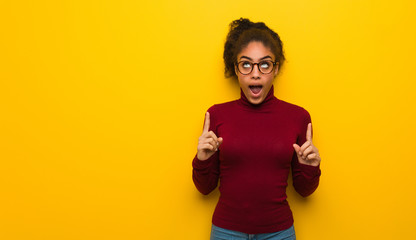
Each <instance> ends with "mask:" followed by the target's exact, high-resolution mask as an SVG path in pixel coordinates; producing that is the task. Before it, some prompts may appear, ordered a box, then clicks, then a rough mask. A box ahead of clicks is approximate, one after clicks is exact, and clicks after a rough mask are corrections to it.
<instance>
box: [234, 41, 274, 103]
mask: <svg viewBox="0 0 416 240" xmlns="http://www.w3.org/2000/svg"><path fill="white" fill-rule="evenodd" d="M262 61H271V62H274V61H275V56H274V54H273V53H272V52H271V51H270V49H269V48H266V47H265V46H264V45H263V43H262V42H258V41H253V42H250V43H249V44H248V45H247V46H246V47H245V48H243V50H241V52H240V53H239V54H238V55H237V63H240V69H242V68H243V67H245V66H250V64H251V65H252V64H253V63H261V64H260V65H258V64H256V65H254V66H253V70H252V71H251V73H249V74H246V75H244V74H242V73H241V72H240V71H239V70H238V67H237V65H236V66H235V72H236V74H237V77H238V83H239V84H240V87H241V89H242V90H243V93H244V95H245V96H246V98H247V99H248V101H249V102H250V103H252V104H260V103H262V102H263V101H264V99H265V98H266V96H267V93H268V92H269V91H270V88H271V87H272V85H273V79H274V78H275V76H276V75H277V72H278V67H279V66H278V65H276V66H274V68H273V70H272V71H271V72H270V73H262V72H260V71H259V67H260V68H262V69H265V68H266V67H267V64H266V62H263V63H262ZM263 72H265V71H263Z"/></svg>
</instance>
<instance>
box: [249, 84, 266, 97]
mask: <svg viewBox="0 0 416 240" xmlns="http://www.w3.org/2000/svg"><path fill="white" fill-rule="evenodd" d="M248 87H249V88H250V91H251V92H252V93H253V94H254V95H257V94H259V93H260V92H261V90H262V89H263V86H262V85H249V86H248Z"/></svg>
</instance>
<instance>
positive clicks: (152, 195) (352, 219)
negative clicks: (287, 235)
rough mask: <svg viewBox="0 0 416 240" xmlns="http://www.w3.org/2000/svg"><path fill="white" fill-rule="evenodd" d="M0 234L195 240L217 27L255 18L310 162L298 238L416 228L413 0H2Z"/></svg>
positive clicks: (199, 232)
mask: <svg viewBox="0 0 416 240" xmlns="http://www.w3.org/2000/svg"><path fill="white" fill-rule="evenodd" d="M0 6H1V7H0V29H1V31H0V112H1V117H0V163H1V166H0V238H1V239H9V240H14V239H33V240H34V239H42V240H45V239H208V236H209V232H210V226H211V216H212V213H213V210H214V207H215V204H216V201H217V198H218V191H215V192H214V193H212V194H211V195H209V196H207V197H204V196H202V195H201V194H200V193H198V192H197V190H196V189H195V187H194V185H193V183H192V178H191V170H192V168H191V161H192V158H193V156H194V154H195V153H196V146H197V139H198V136H199V135H200V133H201V130H202V124H203V118H204V112H205V111H206V110H207V109H208V107H210V106H211V105H212V104H214V103H220V102H224V101H229V100H233V99H235V98H237V97H238V96H239V89H238V86H237V85H236V84H235V83H233V82H232V81H230V80H229V79H225V78H224V76H223V62H222V51H223V44H224V41H225V36H226V34H227V31H228V24H229V23H230V22H231V21H232V20H234V19H237V18H240V17H248V18H250V19H251V20H253V21H264V22H265V23H266V24H268V25H269V26H270V27H271V28H272V29H274V30H276V31H277V32H278V33H279V34H280V36H281V38H282V40H283V42H284V47H285V52H286V56H287V60H288V61H287V62H286V65H285V66H284V68H283V69H282V72H281V74H280V75H279V76H278V78H277V79H276V81H275V87H276V92H275V95H276V96H277V97H278V98H281V99H283V100H286V101H288V102H291V103H294V104H297V105H300V106H302V107H304V108H306V109H307V110H308V111H309V112H310V114H311V117H312V121H313V124H314V143H315V145H316V146H317V147H318V148H319V150H320V153H321V156H322V159H323V162H322V165H321V168H322V173H323V174H322V177H321V184H320V186H319V188H318V190H317V191H316V192H315V193H314V194H313V195H312V196H311V197H309V198H307V199H303V198H301V197H300V196H299V195H297V194H296V193H295V192H294V190H293V187H289V188H288V195H289V203H290V204H291V207H292V210H293V212H294V217H295V228H296V231H297V235H298V239H306V240H313V239H319V240H322V239H331V240H332V239H338V240H342V239H415V238H416V233H415V231H414V229H413V223H414V220H413V218H414V216H415V214H416V209H415V206H414V203H415V202H416V198H415V186H416V180H415V178H414V174H413V170H414V168H415V167H416V164H415V162H416V161H415V160H414V159H415V157H414V155H415V154H414V145H415V140H414V139H415V136H416V127H415V121H414V119H415V116H416V108H415V107H414V104H415V103H416V98H415V86H416V84H415V79H416V74H415V61H414V58H415V55H416V49H415V43H416V33H415V30H414V26H415V23H416V19H415V14H414V13H415V10H416V8H415V3H414V2H413V1H405V0H398V1H394V2H391V1H385V0H381V1H377V2H375V1H370V0H361V1H358V0H351V1H346V0H342V1H328V0H317V1H284V0H278V1H269V0H265V1H261V2H255V1H246V0H240V1H226V2H225V3H224V2H223V1H216V0H214V1H209V2H207V1H190V0H178V1H156V2H155V1H77V0H74V1H46V0H43V1H2V2H1V5H0Z"/></svg>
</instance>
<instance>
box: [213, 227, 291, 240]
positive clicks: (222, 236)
mask: <svg viewBox="0 0 416 240" xmlns="http://www.w3.org/2000/svg"><path fill="white" fill-rule="evenodd" d="M211 240H296V235H295V228H294V227H293V225H292V226H291V227H290V228H288V229H285V230H282V231H279V232H274V233H260V234H247V233H243V232H238V231H232V230H227V229H224V228H220V227H217V226H215V225H214V224H212V228H211Z"/></svg>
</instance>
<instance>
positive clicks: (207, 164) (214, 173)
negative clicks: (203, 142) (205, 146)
mask: <svg viewBox="0 0 416 240" xmlns="http://www.w3.org/2000/svg"><path fill="white" fill-rule="evenodd" d="M192 167H193V170H192V179H193V181H194V184H195V187H196V188H197V189H198V191H200V192H201V193H202V194H204V195H207V194H209V193H210V192H212V191H213V190H214V189H215V188H216V187H217V185H218V178H219V174H220V171H219V160H218V152H216V153H215V154H214V155H212V156H211V157H210V158H209V159H207V160H205V161H201V160H199V159H198V157H197V156H195V157H194V160H193V161H192Z"/></svg>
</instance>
